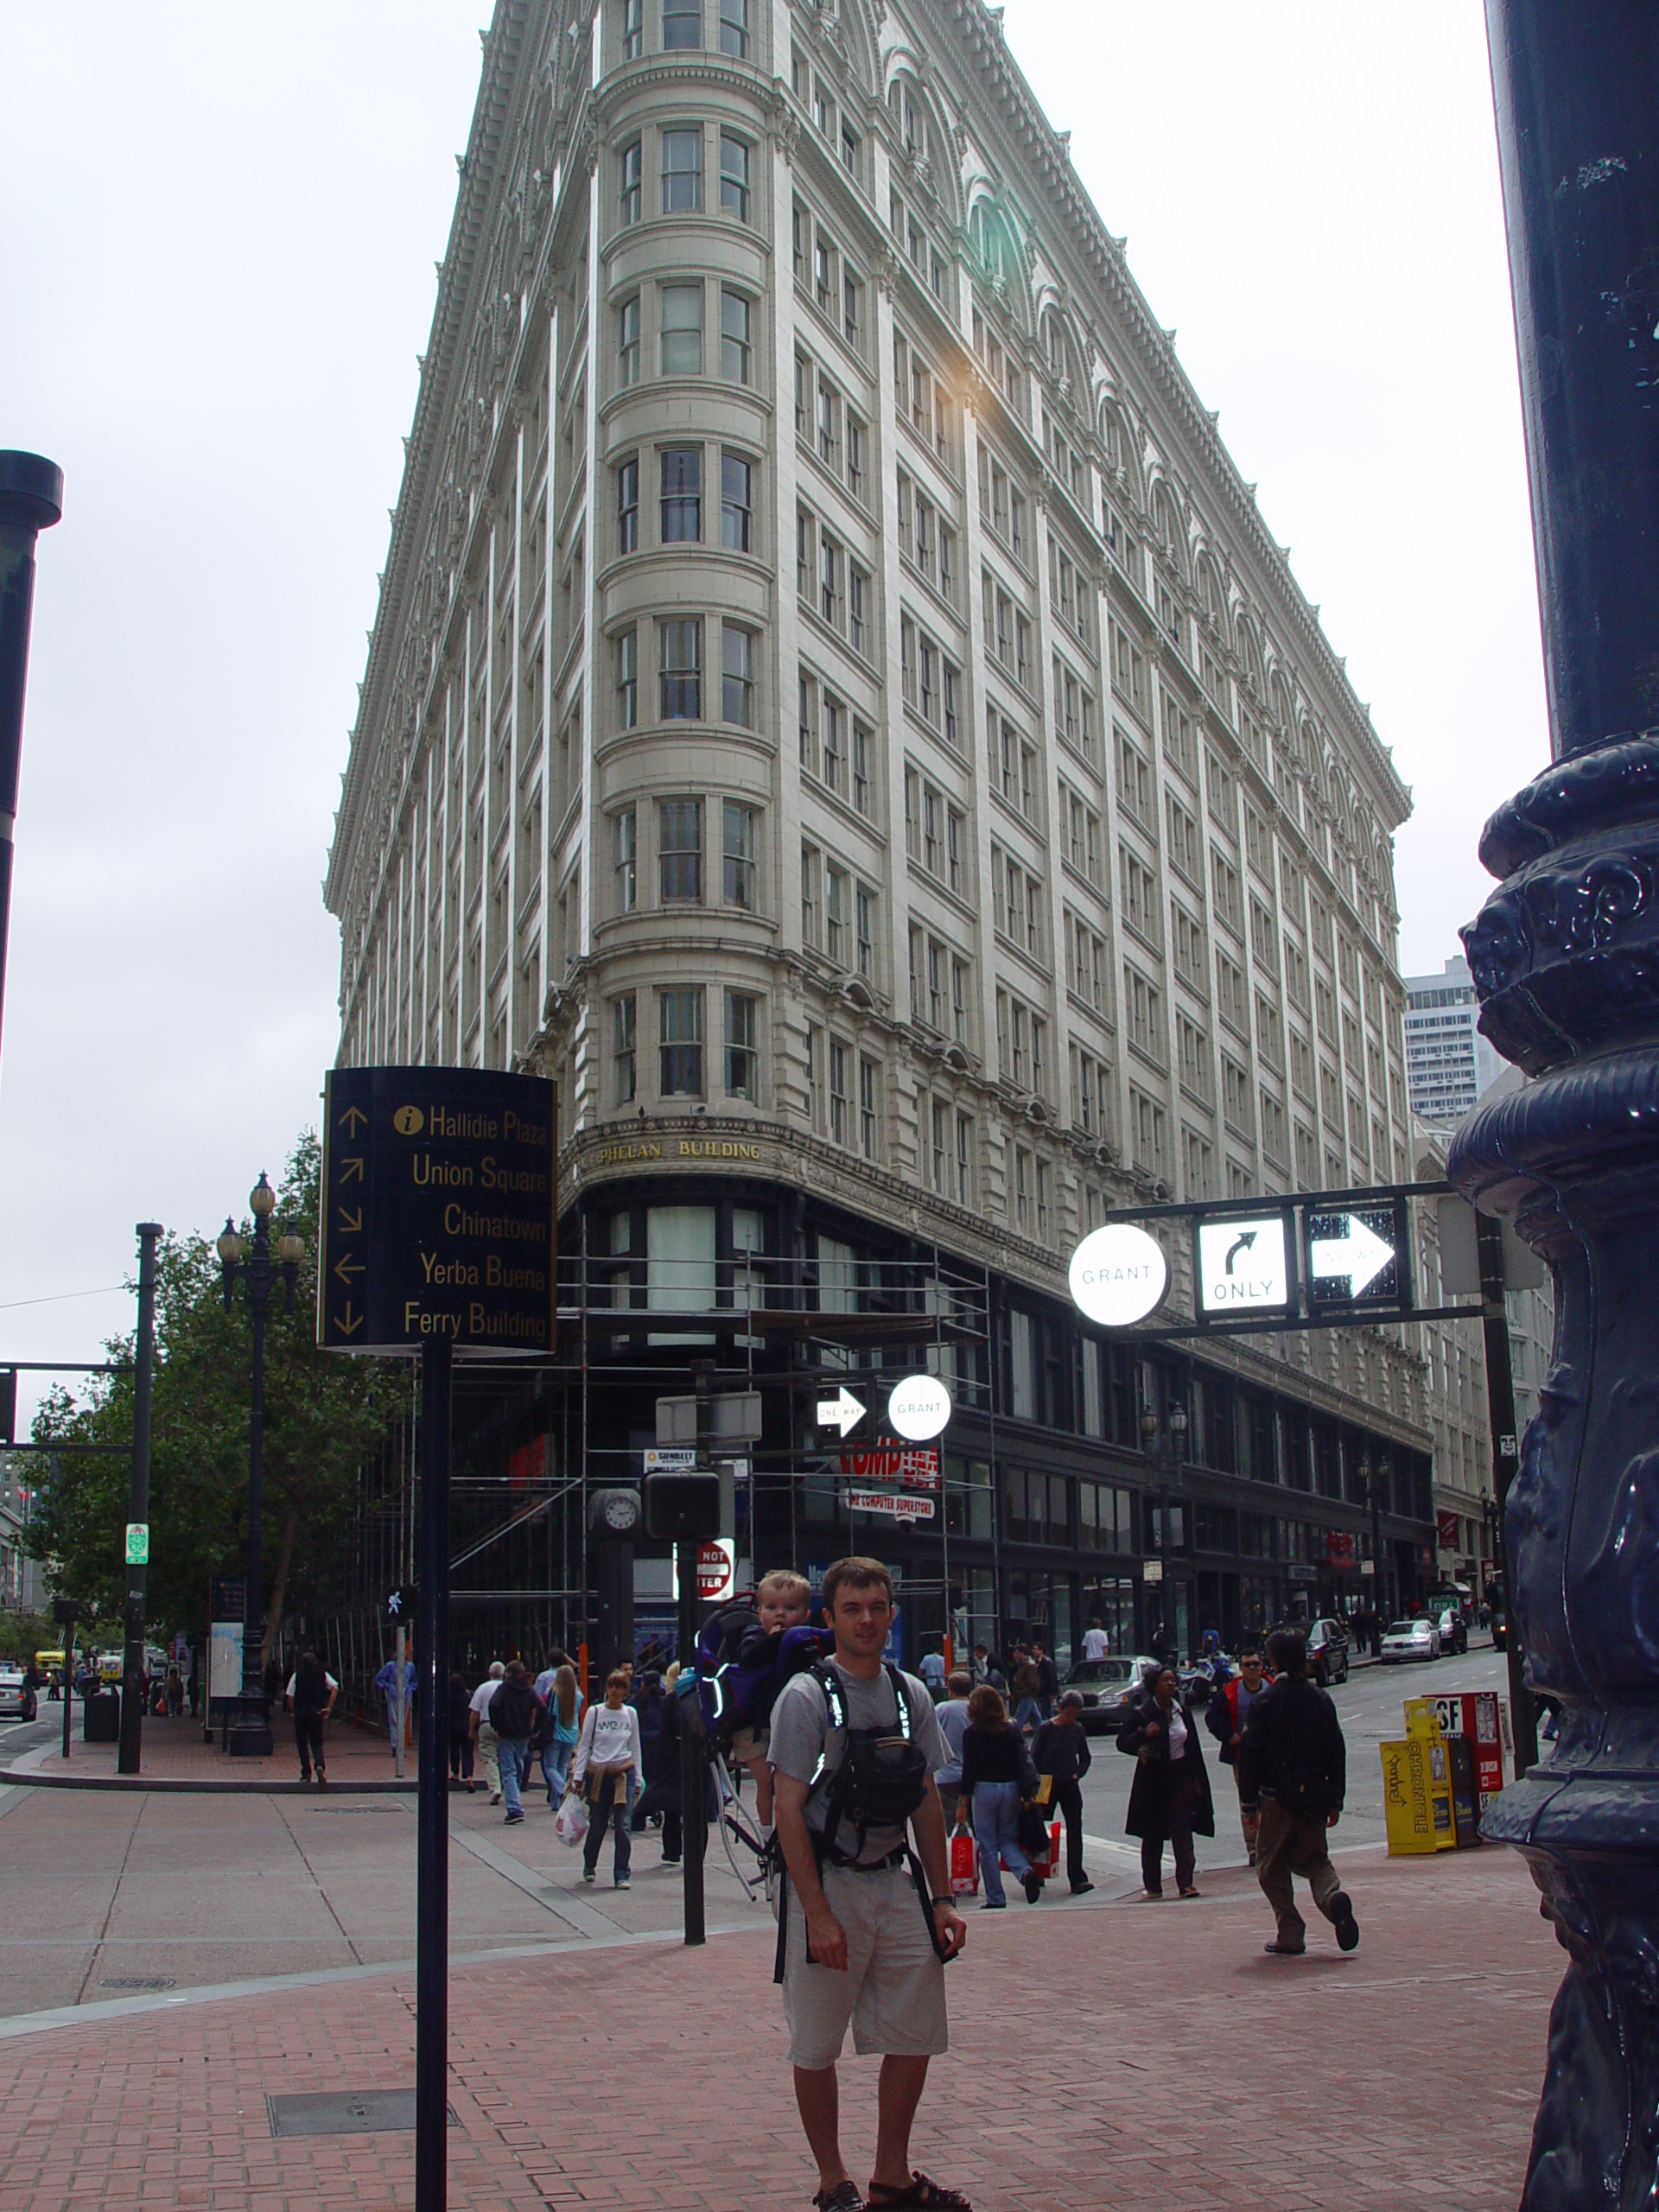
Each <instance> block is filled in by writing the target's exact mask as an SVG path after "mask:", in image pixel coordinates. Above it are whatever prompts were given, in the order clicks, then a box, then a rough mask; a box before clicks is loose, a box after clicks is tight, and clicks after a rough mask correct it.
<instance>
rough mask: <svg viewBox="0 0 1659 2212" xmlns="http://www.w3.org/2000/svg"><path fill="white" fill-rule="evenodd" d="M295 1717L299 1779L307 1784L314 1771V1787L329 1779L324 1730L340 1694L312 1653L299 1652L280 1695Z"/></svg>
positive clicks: (332, 1679)
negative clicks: (284, 1689)
mask: <svg viewBox="0 0 1659 2212" xmlns="http://www.w3.org/2000/svg"><path fill="white" fill-rule="evenodd" d="M283 1694H284V1696H285V1698H286V1700H287V1703H288V1709H289V1712H290V1713H292V1714H293V1716H294V1743H295V1748H296V1750H297V1751H298V1752H299V1755H300V1780H301V1781H302V1782H309V1781H310V1779H311V1771H312V1769H313V1767H314V1766H315V1769H316V1776H317V1787H318V1789H321V1788H322V1786H323V1784H324V1783H326V1782H327V1779H328V1770H327V1766H326V1765H325V1764H323V1729H324V1726H325V1725H326V1724H327V1719H328V1716H329V1714H330V1713H332V1712H333V1711H334V1700H335V1699H336V1698H337V1697H338V1696H339V1695H340V1684H339V1683H338V1682H337V1681H335V1680H334V1676H333V1675H331V1674H330V1673H329V1672H328V1669H327V1668H326V1667H325V1666H324V1665H323V1663H322V1662H321V1659H319V1658H318V1656H317V1655H316V1653H315V1651H302V1652H301V1654H300V1656H299V1660H298V1662H297V1663H296V1666H295V1669H294V1672H293V1673H292V1674H291V1675H289V1678H288V1688H287V1690H286V1691H285V1692H284V1693H283Z"/></svg>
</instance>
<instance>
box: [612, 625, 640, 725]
mask: <svg viewBox="0 0 1659 2212" xmlns="http://www.w3.org/2000/svg"><path fill="white" fill-rule="evenodd" d="M616 718H617V725H618V727H619V728H621V729H632V728H633V727H634V725H635V723H636V722H637V721H639V632H637V631H635V630H625V631H624V632H622V634H621V636H620V638H619V639H617V641H616Z"/></svg>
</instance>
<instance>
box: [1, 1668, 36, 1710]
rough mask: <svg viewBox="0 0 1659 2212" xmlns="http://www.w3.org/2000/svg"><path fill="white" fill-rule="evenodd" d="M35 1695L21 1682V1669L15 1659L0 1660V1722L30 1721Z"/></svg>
mask: <svg viewBox="0 0 1659 2212" xmlns="http://www.w3.org/2000/svg"><path fill="white" fill-rule="evenodd" d="M35 1710H36V1707H35V1693H34V1691H33V1690H32V1689H29V1688H27V1686H26V1685H25V1683H24V1681H23V1669H22V1667H20V1666H19V1665H18V1663H17V1662H16V1660H15V1659H3V1660H0V1720H32V1719H34V1718H35Z"/></svg>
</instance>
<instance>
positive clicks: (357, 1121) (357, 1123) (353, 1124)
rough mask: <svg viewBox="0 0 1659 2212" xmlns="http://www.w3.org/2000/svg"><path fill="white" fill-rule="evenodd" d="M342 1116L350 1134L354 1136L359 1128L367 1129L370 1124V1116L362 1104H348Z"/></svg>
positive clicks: (347, 1133) (347, 1132)
mask: <svg viewBox="0 0 1659 2212" xmlns="http://www.w3.org/2000/svg"><path fill="white" fill-rule="evenodd" d="M340 1120H341V1122H343V1123H344V1124H345V1128H346V1135H348V1136H353V1137H354V1136H355V1135H357V1133H358V1131H359V1129H360V1128H363V1129H365V1128H367V1127H368V1125H369V1117H368V1116H367V1115H366V1114H365V1112H364V1111H363V1109H362V1108H361V1107H360V1106H348V1107H347V1108H346V1111H345V1112H344V1113H343V1114H342V1115H341V1116H340Z"/></svg>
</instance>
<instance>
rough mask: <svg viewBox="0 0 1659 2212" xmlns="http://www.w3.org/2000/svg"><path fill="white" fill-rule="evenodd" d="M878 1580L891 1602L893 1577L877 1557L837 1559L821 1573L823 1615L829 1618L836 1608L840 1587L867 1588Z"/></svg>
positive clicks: (855, 1556) (890, 1602) (888, 1601)
mask: <svg viewBox="0 0 1659 2212" xmlns="http://www.w3.org/2000/svg"><path fill="white" fill-rule="evenodd" d="M877 1582H879V1583H880V1586H881V1587H882V1588H883V1589H884V1590H885V1591H886V1592H887V1603H888V1604H889V1605H891V1604H892V1603H893V1577H892V1575H891V1574H889V1573H888V1572H887V1568H886V1567H883V1566H882V1564H881V1562H880V1560H879V1559H861V1558H859V1557H858V1556H857V1555H856V1554H855V1555H854V1556H853V1557H851V1558H850V1559H838V1560H836V1561H835V1562H834V1564H833V1565H832V1566H829V1567H826V1568H825V1569H824V1573H823V1617H824V1618H825V1619H826V1620H828V1619H829V1617H830V1616H831V1614H833V1613H834V1611H835V1610H836V1592H837V1591H838V1590H841V1589H842V1588H849V1589H853V1590H868V1588H869V1587H870V1586H871V1585H872V1584H873V1583H877Z"/></svg>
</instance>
